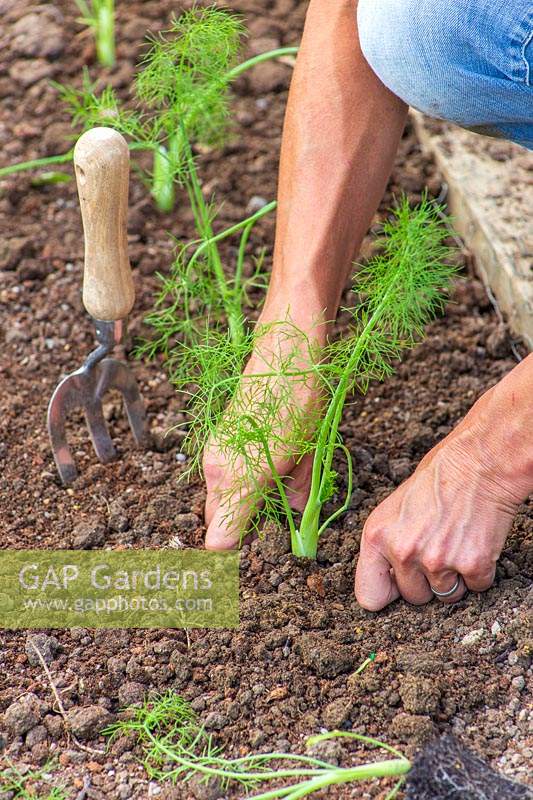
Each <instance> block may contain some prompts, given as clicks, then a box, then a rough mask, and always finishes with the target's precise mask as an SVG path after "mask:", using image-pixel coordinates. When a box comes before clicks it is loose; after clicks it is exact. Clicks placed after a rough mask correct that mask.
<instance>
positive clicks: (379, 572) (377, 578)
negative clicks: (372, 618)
mask: <svg viewBox="0 0 533 800" xmlns="http://www.w3.org/2000/svg"><path fill="white" fill-rule="evenodd" d="M355 596H356V598H357V602H358V603H359V604H360V605H361V606H363V608H366V609H367V611H381V609H382V608H385V606H387V605H389V603H392V602H394V600H397V599H398V597H400V592H399V591H398V587H397V585H396V581H395V580H394V577H393V575H392V573H391V565H390V564H389V562H388V561H387V559H386V558H385V556H384V555H383V554H382V553H381V552H380V551H379V550H377V549H376V547H375V546H374V545H370V544H367V543H366V541H365V536H364V534H363V538H362V539H361V551H360V553H359V561H358V562H357V569H356V572H355Z"/></svg>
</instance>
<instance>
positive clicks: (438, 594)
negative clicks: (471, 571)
mask: <svg viewBox="0 0 533 800" xmlns="http://www.w3.org/2000/svg"><path fill="white" fill-rule="evenodd" d="M460 583H461V576H460V575H458V576H457V580H456V581H455V583H454V585H453V586H452V588H451V589H448V591H447V592H438V591H437V590H436V589H434V588H433V586H431V585H430V587H429V588H430V589H431V591H432V592H433V594H434V595H435V597H451V595H452V594H455V592H456V591H457V589H458V588H459V585H460Z"/></svg>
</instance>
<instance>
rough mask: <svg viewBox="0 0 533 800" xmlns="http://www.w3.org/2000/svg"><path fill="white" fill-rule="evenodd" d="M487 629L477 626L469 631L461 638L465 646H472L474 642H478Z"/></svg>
mask: <svg viewBox="0 0 533 800" xmlns="http://www.w3.org/2000/svg"><path fill="white" fill-rule="evenodd" d="M485 633H486V631H485V629H484V628H475V629H474V630H473V631H469V632H468V633H467V634H466V635H465V636H463V638H462V639H461V644H462V645H464V647H472V645H474V644H478V642H480V641H481V640H482V639H483V637H484V636H485Z"/></svg>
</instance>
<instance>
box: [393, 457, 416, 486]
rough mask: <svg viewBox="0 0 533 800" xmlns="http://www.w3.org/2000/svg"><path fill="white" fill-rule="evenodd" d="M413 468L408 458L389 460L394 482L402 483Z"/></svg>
mask: <svg viewBox="0 0 533 800" xmlns="http://www.w3.org/2000/svg"><path fill="white" fill-rule="evenodd" d="M412 469H413V466H412V464H411V461H410V460H409V459H408V458H392V459H391V460H390V461H389V475H390V477H391V479H392V480H393V481H394V483H396V484H399V483H402V482H403V481H404V480H406V478H408V477H409V475H410V474H411V472H412Z"/></svg>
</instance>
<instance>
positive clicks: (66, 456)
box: [47, 374, 80, 485]
mask: <svg viewBox="0 0 533 800" xmlns="http://www.w3.org/2000/svg"><path fill="white" fill-rule="evenodd" d="M79 403H80V396H79V386H78V380H77V375H75V374H74V375H70V376H69V377H67V378H65V379H64V380H62V381H61V383H60V384H59V385H58V386H57V388H56V390H55V392H54V394H53V395H52V398H51V400H50V403H49V405H48V414H47V428H48V435H49V437H50V442H51V444H52V452H53V454H54V460H55V462H56V467H57V471H58V472H59V477H60V478H61V482H62V483H64V484H65V485H66V484H69V483H72V482H73V481H75V480H76V478H77V477H78V471H77V469H76V465H75V463H74V459H73V458H72V453H71V451H70V448H69V446H68V443H67V437H66V434H65V418H66V415H67V413H68V411H69V409H71V408H74V407H75V406H77V405H79Z"/></svg>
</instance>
